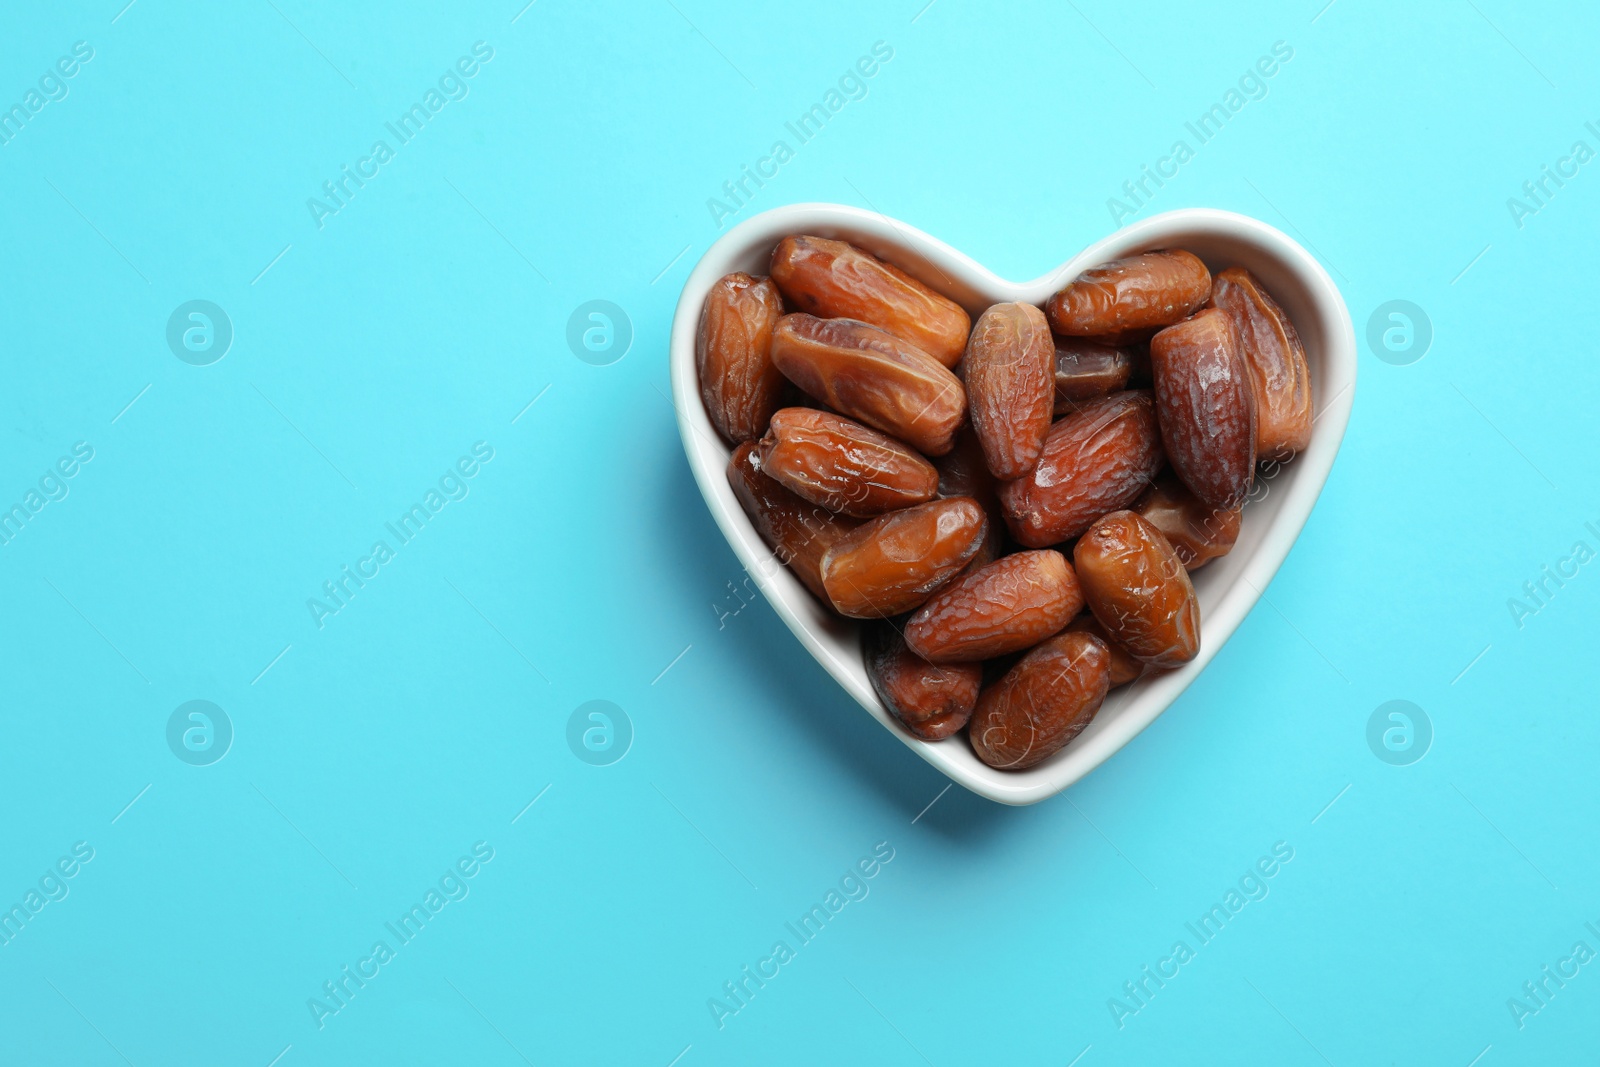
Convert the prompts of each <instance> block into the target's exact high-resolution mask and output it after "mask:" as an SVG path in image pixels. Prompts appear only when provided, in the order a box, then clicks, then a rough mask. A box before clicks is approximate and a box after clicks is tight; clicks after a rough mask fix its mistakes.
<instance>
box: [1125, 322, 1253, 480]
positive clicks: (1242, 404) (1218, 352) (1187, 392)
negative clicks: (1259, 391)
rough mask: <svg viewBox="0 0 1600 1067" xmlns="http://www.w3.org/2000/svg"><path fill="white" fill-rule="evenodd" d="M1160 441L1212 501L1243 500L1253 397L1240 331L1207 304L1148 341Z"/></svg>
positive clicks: (1249, 469) (1249, 476)
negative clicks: (1238, 332)
mask: <svg viewBox="0 0 1600 1067" xmlns="http://www.w3.org/2000/svg"><path fill="white" fill-rule="evenodd" d="M1150 371H1151V374H1152V375H1153V376H1154V378H1155V392H1156V414H1157V415H1158V416H1159V417H1160V421H1161V444H1162V447H1163V448H1165V449H1166V452H1167V459H1168V460H1170V461H1171V463H1172V469H1173V470H1174V471H1175V472H1176V473H1177V475H1178V477H1179V478H1181V479H1182V480H1183V484H1184V485H1186V486H1188V487H1189V489H1190V490H1191V491H1192V492H1193V493H1194V495H1195V496H1197V497H1199V498H1200V499H1201V500H1202V501H1204V502H1205V503H1206V505H1207V506H1209V507H1213V508H1234V507H1238V506H1239V505H1241V504H1243V503H1244V498H1245V496H1246V495H1247V494H1248V493H1249V492H1250V484H1251V482H1252V481H1253V480H1254V478H1255V470H1256V400H1255V394H1254V393H1253V392H1251V388H1250V370H1249V368H1248V367H1247V366H1246V364H1245V361H1244V357H1243V356H1242V355H1240V354H1239V335H1238V334H1236V333H1235V332H1234V329H1233V321H1232V320H1231V319H1229V318H1228V315H1227V313H1226V312H1224V311H1220V310H1218V309H1217V308H1206V309H1205V310H1204V311H1202V312H1200V313H1199V314H1197V315H1196V316H1195V317H1194V318H1192V319H1189V320H1187V321H1185V322H1181V323H1179V324H1178V325H1176V326H1169V327H1167V328H1166V329H1165V330H1162V331H1161V332H1160V333H1158V334H1156V336H1155V338H1154V339H1153V340H1152V341H1151V342H1150Z"/></svg>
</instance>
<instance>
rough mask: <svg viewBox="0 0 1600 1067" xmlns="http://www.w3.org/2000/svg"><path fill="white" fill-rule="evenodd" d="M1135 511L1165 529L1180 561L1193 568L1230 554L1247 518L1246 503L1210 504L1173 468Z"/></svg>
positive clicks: (1139, 502)
mask: <svg viewBox="0 0 1600 1067" xmlns="http://www.w3.org/2000/svg"><path fill="white" fill-rule="evenodd" d="M1133 510H1134V511H1137V512H1138V513H1139V514H1140V515H1141V516H1143V517H1144V519H1145V520H1146V521H1147V522H1149V523H1150V525H1152V526H1154V527H1155V528H1156V529H1158V530H1160V531H1161V532H1162V534H1163V535H1164V536H1165V537H1166V539H1167V540H1168V541H1169V542H1171V544H1172V550H1173V551H1174V552H1176V553H1177V554H1178V560H1179V561H1180V562H1181V563H1182V564H1183V565H1184V567H1185V568H1186V569H1188V570H1191V571H1196V570H1199V569H1200V568H1201V567H1204V566H1205V565H1206V564H1207V563H1210V562H1211V561H1212V560H1214V559H1216V558H1217V557H1218V556H1225V555H1227V554H1228V552H1229V551H1230V550H1231V549H1232V548H1233V543H1234V542H1235V541H1237V540H1238V539H1239V522H1240V520H1241V519H1242V518H1243V508H1242V506H1241V507H1236V508H1212V507H1207V506H1206V505H1205V504H1204V503H1202V502H1201V500H1200V498H1199V497H1197V496H1195V495H1194V494H1193V493H1191V492H1189V489H1188V487H1187V486H1185V485H1184V484H1183V483H1182V482H1180V481H1178V479H1177V477H1175V476H1174V475H1173V474H1172V473H1171V472H1169V471H1163V472H1162V474H1161V475H1160V476H1159V477H1158V478H1156V480H1155V483H1154V484H1152V485H1151V486H1150V488H1149V489H1146V490H1145V492H1144V495H1143V496H1141V497H1140V498H1139V499H1138V501H1136V502H1135V503H1134V505H1133Z"/></svg>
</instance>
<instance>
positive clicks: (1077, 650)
mask: <svg viewBox="0 0 1600 1067" xmlns="http://www.w3.org/2000/svg"><path fill="white" fill-rule="evenodd" d="M1110 684H1111V653H1110V652H1109V651H1108V650H1107V648H1106V645H1105V642H1103V641H1101V640H1100V639H1099V638H1098V637H1095V636H1093V635H1092V634H1086V633H1064V634H1061V635H1060V636H1058V637H1052V638H1051V639H1050V640H1048V641H1046V642H1045V643H1044V644H1042V645H1040V646H1039V647H1038V648H1035V649H1034V650H1033V651H1032V652H1029V653H1028V654H1027V655H1026V656H1023V657H1022V659H1021V660H1020V661H1018V663H1017V665H1016V666H1014V667H1012V668H1011V669H1010V670H1009V671H1007V672H1006V674H1005V677H1003V678H1001V679H1000V680H999V681H998V682H996V683H994V684H993V685H991V686H990V687H989V688H987V689H985V690H984V691H983V693H982V695H981V696H979V697H978V709H977V711H975V712H974V713H973V715H972V723H971V729H970V730H969V731H968V736H969V737H970V738H971V740H972V750H973V751H974V752H976V753H977V754H978V758H979V759H981V760H983V762H985V763H987V764H988V765H989V766H991V767H998V768H1000V769H1002V770H1011V771H1020V770H1024V769H1026V768H1028V767H1032V766H1034V765H1035V764H1037V763H1039V762H1041V761H1042V760H1045V759H1047V758H1049V757H1050V756H1052V755H1054V754H1055V753H1056V752H1058V751H1059V750H1060V749H1061V748H1062V747H1063V746H1064V745H1066V743H1067V742H1068V741H1071V740H1072V739H1073V738H1074V737H1077V736H1078V734H1080V733H1082V732H1083V728H1084V727H1085V726H1088V725H1089V722H1090V720H1092V719H1093V718H1094V716H1095V712H1097V711H1099V710H1100V705H1101V703H1103V702H1104V701H1105V698H1106V690H1107V689H1109V688H1110Z"/></svg>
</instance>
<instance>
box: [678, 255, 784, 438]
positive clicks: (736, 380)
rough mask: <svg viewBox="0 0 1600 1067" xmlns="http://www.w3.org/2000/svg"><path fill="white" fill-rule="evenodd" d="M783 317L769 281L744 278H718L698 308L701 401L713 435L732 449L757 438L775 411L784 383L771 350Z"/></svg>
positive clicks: (697, 362)
mask: <svg viewBox="0 0 1600 1067" xmlns="http://www.w3.org/2000/svg"><path fill="white" fill-rule="evenodd" d="M782 317H783V300H782V298H781V297H779V295H778V287H777V286H775V285H773V284H772V279H770V278H752V277H750V275H748V274H743V273H736V274H729V275H727V276H726V277H723V278H720V279H718V280H717V282H716V284H715V285H713V286H712V287H711V292H709V293H707V294H706V302H705V305H704V306H703V307H702V308H701V309H700V327H699V330H698V331H697V332H696V334H695V344H694V355H695V366H696V367H698V368H699V371H700V399H701V400H703V401H704V402H705V405H706V414H707V415H709V416H711V422H712V425H714V426H716V428H717V432H718V433H720V434H721V435H722V436H723V437H724V438H726V439H727V440H729V441H731V442H733V443H734V444H738V443H739V442H740V441H748V440H750V439H751V438H754V437H760V436H761V434H762V432H763V431H764V430H766V428H767V420H768V419H770V418H771V417H772V413H773V412H774V411H776V410H778V398H779V396H780V394H781V393H782V392H783V387H784V378H783V375H782V374H781V373H780V372H779V371H778V368H777V367H774V366H773V365H772V357H771V354H770V351H769V349H770V348H771V346H772V328H773V327H774V326H776V325H777V324H778V320H779V319H780V318H782Z"/></svg>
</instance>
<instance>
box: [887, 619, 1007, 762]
mask: <svg viewBox="0 0 1600 1067" xmlns="http://www.w3.org/2000/svg"><path fill="white" fill-rule="evenodd" d="M863 644H864V651H865V654H866V661H867V677H868V678H870V679H872V688H873V689H874V690H875V691H876V692H877V694H878V699H879V700H881V701H883V703H884V706H885V707H887V708H888V709H889V712H890V714H892V715H893V716H894V717H895V718H896V719H897V720H899V722H900V725H901V726H904V727H905V728H906V732H907V733H909V734H911V736H913V737H917V738H921V739H922V740H924V741H939V740H941V739H943V738H946V737H949V736H950V735H951V734H953V733H955V732H956V731H957V730H959V729H961V728H962V727H963V726H965V725H967V720H968V719H970V718H972V709H973V708H975V707H977V706H978V690H979V688H980V687H981V685H982V683H983V668H982V667H981V666H980V665H978V664H976V663H951V664H946V665H944V666H938V665H936V664H932V663H929V662H928V661H927V660H925V659H923V658H922V657H921V656H918V655H917V654H916V653H914V652H912V651H911V650H910V649H909V648H907V647H906V643H905V640H904V639H903V638H902V637H901V636H900V631H898V630H896V629H895V627H894V624H893V623H891V622H881V623H876V624H874V625H873V626H871V627H869V628H868V630H867V634H866V637H865V639H864V642H863Z"/></svg>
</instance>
